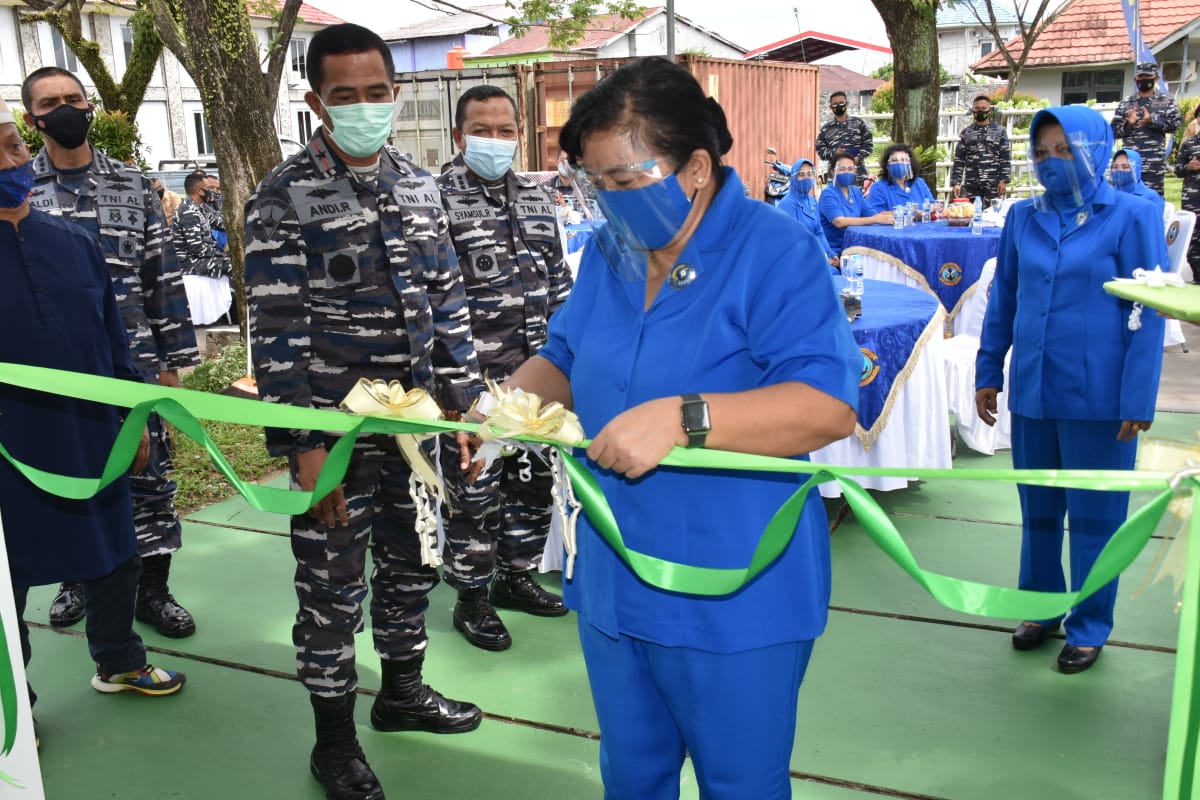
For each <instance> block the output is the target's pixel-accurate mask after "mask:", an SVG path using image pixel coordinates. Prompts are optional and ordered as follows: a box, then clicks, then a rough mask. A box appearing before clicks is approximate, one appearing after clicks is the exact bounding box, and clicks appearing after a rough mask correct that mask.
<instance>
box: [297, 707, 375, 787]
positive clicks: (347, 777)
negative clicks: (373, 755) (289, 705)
mask: <svg viewBox="0 0 1200 800" xmlns="http://www.w3.org/2000/svg"><path fill="white" fill-rule="evenodd" d="M309 699H310V700H312V707H313V716H314V717H315V718H316V721H317V744H316V746H315V747H313V751H312V757H311V758H310V759H309V761H308V766H309V769H311V770H312V774H313V777H314V778H316V779H317V781H318V782H319V783H320V784H321V787H322V788H324V789H325V797H326V798H328V800H384V797H383V787H381V786H380V785H379V779H378V778H376V777H375V773H374V772H372V771H371V766H370V765H369V764H367V758H366V756H364V755H363V751H362V748H361V747H359V746H358V734H357V733H356V732H355V730H354V692H351V693H350V694H343V695H339V696H337V697H318V696H316V695H315V694H310V695H309Z"/></svg>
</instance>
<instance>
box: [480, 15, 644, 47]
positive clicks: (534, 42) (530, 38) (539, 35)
mask: <svg viewBox="0 0 1200 800" xmlns="http://www.w3.org/2000/svg"><path fill="white" fill-rule="evenodd" d="M662 10H663V9H662V7H661V6H657V7H653V8H644V9H642V13H641V14H640V15H639V16H636V17H634V18H633V19H626V18H625V17H622V16H620V15H619V14H605V15H603V16H599V17H595V18H593V19H592V21H591V22H589V23H588V25H587V30H585V31H584V33H583V38H582V39H580V40H579V41H578V42H576V43H575V44H573V45H571V46H570V47H568V48H567V49H568V50H594V49H596V48H599V47H603V46H604V45H606V44H608V43H609V42H611V41H612V40H613V39H616V38H617V37H618V36H622V35H624V34H626V33H628V32H629V31H631V30H633V29H634V28H636V27H637V26H638V25H639V24H641V23H642V22H643V21H644V20H645V19H646V18H648V17H651V16H653V15H654V14H656V13H658V12H660V11H662ZM560 49H561V48H557V47H551V46H550V29H549V28H547V27H546V26H544V25H533V26H531V27H530V28H529V33H527V34H525V35H524V36H520V37H516V36H514V37H513V38H511V39H505V40H504V41H503V42H500V44H497V45H495V46H493V47H490V48H488V49H487V50H484V51H483V52H482V53H478V54H477V57H478V56H511V55H518V54H521V53H542V52H546V51H551V52H558V51H559V50H560Z"/></svg>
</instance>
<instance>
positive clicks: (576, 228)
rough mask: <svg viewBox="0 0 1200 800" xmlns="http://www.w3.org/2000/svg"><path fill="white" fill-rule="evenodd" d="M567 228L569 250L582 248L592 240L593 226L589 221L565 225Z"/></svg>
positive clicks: (569, 251) (570, 251) (571, 251)
mask: <svg viewBox="0 0 1200 800" xmlns="http://www.w3.org/2000/svg"><path fill="white" fill-rule="evenodd" d="M563 227H565V228H566V230H567V252H568V253H574V252H576V251H577V250H582V249H583V248H584V245H586V244H587V243H588V242H590V241H591V240H592V235H593V234H592V226H591V223H588V222H580V223H578V224H575V225H564V226H563Z"/></svg>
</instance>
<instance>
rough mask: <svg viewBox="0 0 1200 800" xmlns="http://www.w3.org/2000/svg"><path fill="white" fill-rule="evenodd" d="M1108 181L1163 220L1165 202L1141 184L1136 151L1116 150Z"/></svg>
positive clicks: (1139, 160)
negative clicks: (1148, 204)
mask: <svg viewBox="0 0 1200 800" xmlns="http://www.w3.org/2000/svg"><path fill="white" fill-rule="evenodd" d="M1108 179H1109V181H1110V182H1111V183H1112V185H1113V188H1115V189H1116V190H1117V191H1119V192H1125V193H1126V194H1131V195H1133V196H1134V197H1140V198H1142V199H1143V200H1145V201H1147V202H1148V203H1150V204H1151V205H1152V206H1153V207H1154V212H1155V213H1156V214H1158V217H1156V219H1160V220H1161V219H1162V218H1163V214H1164V212H1166V210H1167V201H1166V200H1164V199H1163V197H1162V195H1160V194H1159V193H1158V192H1156V191H1154V190H1153V189H1151V188H1150V187H1149V186H1147V185H1146V184H1144V183H1142V154H1141V153H1139V152H1138V151H1137V150H1118V151H1117V152H1116V154H1115V155H1114V156H1113V160H1112V168H1111V169H1110V170H1109V172H1108ZM1162 268H1163V269H1166V268H1167V265H1166V264H1163V265H1162Z"/></svg>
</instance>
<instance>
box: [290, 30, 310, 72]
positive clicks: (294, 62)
mask: <svg viewBox="0 0 1200 800" xmlns="http://www.w3.org/2000/svg"><path fill="white" fill-rule="evenodd" d="M289 51H290V54H291V70H292V79H293V81H294V82H299V81H303V80H307V79H308V72H307V70H305V68H304V55H305V53H306V52H307V51H308V46H307V43H306V42H305V41H304V40H303V39H292V43H291V46H290V48H289Z"/></svg>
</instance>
